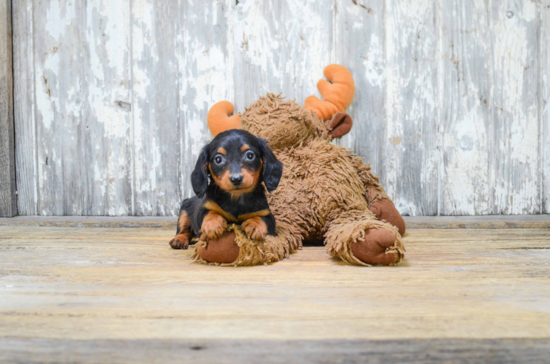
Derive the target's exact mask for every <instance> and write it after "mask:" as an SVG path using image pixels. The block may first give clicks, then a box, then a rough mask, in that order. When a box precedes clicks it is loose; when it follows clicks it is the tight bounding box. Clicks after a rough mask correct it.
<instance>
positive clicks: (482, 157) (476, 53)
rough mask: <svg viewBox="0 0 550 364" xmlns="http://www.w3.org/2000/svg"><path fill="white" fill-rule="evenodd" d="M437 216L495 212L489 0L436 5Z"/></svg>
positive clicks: (448, 0) (445, 0) (449, 2)
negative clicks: (437, 90)
mask: <svg viewBox="0 0 550 364" xmlns="http://www.w3.org/2000/svg"><path fill="white" fill-rule="evenodd" d="M439 19H440V21H439V24H440V40H439V44H440V55H439V57H440V59H439V67H440V76H441V77H440V79H439V92H438V95H439V107H438V110H439V121H440V129H441V130H440V133H441V134H442V135H441V143H442V146H441V148H442V160H441V168H442V170H441V173H442V174H441V195H440V201H439V214H441V215H486V214H490V213H491V212H492V210H493V206H494V204H493V186H494V181H493V180H492V178H493V177H494V176H492V174H491V173H490V168H491V165H490V163H491V158H492V155H493V153H491V151H492V150H493V147H494V146H493V145H492V133H493V132H494V129H493V128H492V122H491V107H490V106H491V100H492V99H491V85H492V79H491V74H490V70H491V64H492V47H491V42H490V41H491V33H490V29H489V18H488V9H487V3H486V2H485V1H473V2H464V1H458V0H444V1H443V2H442V3H441V5H440V6H439Z"/></svg>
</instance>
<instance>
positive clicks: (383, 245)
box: [325, 211, 405, 265]
mask: <svg viewBox="0 0 550 364" xmlns="http://www.w3.org/2000/svg"><path fill="white" fill-rule="evenodd" d="M325 243H326V245H327V251H328V253H329V254H330V255H332V256H335V257H339V258H340V259H342V260H343V261H345V262H347V263H349V264H357V265H370V264H378V265H389V264H397V263H399V261H401V259H403V257H404V256H405V249H404V247H403V243H402V242H401V237H400V235H399V233H398V231H397V228H395V227H394V226H391V225H389V224H387V223H384V222H382V221H378V220H376V219H375V217H374V216H373V215H372V213H371V212H370V211H368V212H366V211H346V212H343V213H342V214H340V216H338V218H336V219H334V220H333V221H331V222H330V223H329V226H328V230H327V232H326V234H325Z"/></svg>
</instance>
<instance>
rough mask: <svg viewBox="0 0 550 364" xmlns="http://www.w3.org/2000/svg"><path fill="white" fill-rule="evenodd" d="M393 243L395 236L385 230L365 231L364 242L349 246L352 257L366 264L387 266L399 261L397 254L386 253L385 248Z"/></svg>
mask: <svg viewBox="0 0 550 364" xmlns="http://www.w3.org/2000/svg"><path fill="white" fill-rule="evenodd" d="M394 243H395V234H394V233H393V232H391V231H390V230H386V229H369V230H367V231H365V241H358V242H355V243H353V244H351V251H352V252H353V255H355V257H356V258H357V259H359V260H361V261H362V262H364V263H367V264H380V265H388V264H392V263H395V262H396V261H397V260H398V259H399V254H397V253H394V252H388V254H386V248H389V247H391V246H392V245H393V244H394Z"/></svg>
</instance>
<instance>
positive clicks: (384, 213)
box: [369, 199, 406, 236]
mask: <svg viewBox="0 0 550 364" xmlns="http://www.w3.org/2000/svg"><path fill="white" fill-rule="evenodd" d="M369 210H371V211H372V213H373V214H375V215H376V217H377V218H378V220H385V221H387V222H388V223H390V224H391V225H393V226H395V227H396V228H397V230H399V234H401V236H403V235H405V232H406V227H405V220H403V217H402V216H401V214H400V213H399V211H397V209H396V208H395V206H394V204H393V202H391V201H390V200H385V199H380V200H376V201H374V202H373V203H371V205H370V206H369Z"/></svg>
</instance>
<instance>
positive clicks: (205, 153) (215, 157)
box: [191, 129, 283, 197]
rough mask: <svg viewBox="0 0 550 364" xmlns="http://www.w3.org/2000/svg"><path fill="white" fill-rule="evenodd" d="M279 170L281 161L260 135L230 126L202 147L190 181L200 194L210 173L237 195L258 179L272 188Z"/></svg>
mask: <svg viewBox="0 0 550 364" xmlns="http://www.w3.org/2000/svg"><path fill="white" fill-rule="evenodd" d="M282 174H283V164H282V163H281V162H280V161H279V160H278V159H277V158H276V157H275V155H274V154H273V152H272V151H271V149H269V147H268V146H267V145H266V143H265V141H264V140H263V139H260V138H256V137H255V136H254V135H252V134H250V133H249V132H247V131H245V130H240V129H232V130H227V131H224V132H222V133H220V134H218V135H217V136H216V137H215V138H214V140H212V141H211V142H210V144H208V145H206V146H205V147H204V148H203V149H202V151H201V155H200V156H199V159H198V160H197V164H196V165H195V170H194V171H193V173H192V175H191V183H192V185H193V190H194V191H195V193H196V195H197V196H198V197H202V196H203V195H204V193H205V192H206V189H207V187H208V176H210V177H211V178H212V181H213V182H214V183H216V184H217V185H218V187H220V188H221V189H222V190H224V191H225V192H229V193H231V194H233V195H237V196H238V195H241V194H243V193H248V192H252V191H253V190H254V188H255V187H256V185H257V184H258V183H259V182H261V181H263V182H264V184H265V186H266V188H267V190H268V191H270V192H271V191H273V190H274V189H276V188H277V186H278V185H279V181H280V180H281V176H282Z"/></svg>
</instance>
